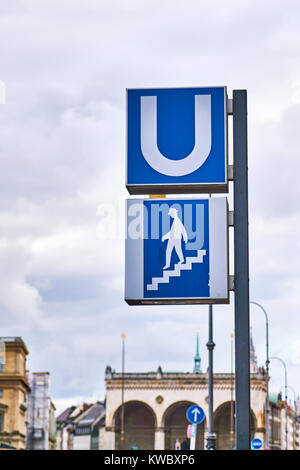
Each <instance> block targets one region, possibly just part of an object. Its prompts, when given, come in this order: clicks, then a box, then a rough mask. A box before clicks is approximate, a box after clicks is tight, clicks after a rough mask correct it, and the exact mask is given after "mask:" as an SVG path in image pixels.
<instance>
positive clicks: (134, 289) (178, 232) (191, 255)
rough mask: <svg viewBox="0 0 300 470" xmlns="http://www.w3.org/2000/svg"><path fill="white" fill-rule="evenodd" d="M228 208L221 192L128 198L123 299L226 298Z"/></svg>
mask: <svg viewBox="0 0 300 470" xmlns="http://www.w3.org/2000/svg"><path fill="white" fill-rule="evenodd" d="M227 210H228V208H227V199H226V198H225V197H218V198H208V199H193V198H190V199H188V198H186V199H184V198H181V199H169V198H166V199H130V200H127V234H126V247H125V280H126V281H125V300H126V301H127V303H128V304H130V305H139V304H144V305H145V304H163V303H165V304H174V303H176V304H180V303H182V304H188V303H210V302H214V303H228V234H227V232H228V225H227Z"/></svg>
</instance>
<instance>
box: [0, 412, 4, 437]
mask: <svg viewBox="0 0 300 470" xmlns="http://www.w3.org/2000/svg"><path fill="white" fill-rule="evenodd" d="M3 417H4V416H3V413H0V432H3Z"/></svg>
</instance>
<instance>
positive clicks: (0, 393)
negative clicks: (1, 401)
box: [0, 389, 3, 398]
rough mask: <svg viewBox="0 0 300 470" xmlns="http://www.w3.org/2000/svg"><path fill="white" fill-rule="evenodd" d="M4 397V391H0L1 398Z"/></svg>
mask: <svg viewBox="0 0 300 470" xmlns="http://www.w3.org/2000/svg"><path fill="white" fill-rule="evenodd" d="M2 397H3V390H1V389H0V398H2Z"/></svg>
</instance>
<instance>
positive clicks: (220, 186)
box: [126, 87, 228, 194]
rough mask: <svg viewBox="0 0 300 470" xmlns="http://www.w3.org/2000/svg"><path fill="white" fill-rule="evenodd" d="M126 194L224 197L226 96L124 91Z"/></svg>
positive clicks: (201, 91) (222, 92) (215, 91)
mask: <svg viewBox="0 0 300 470" xmlns="http://www.w3.org/2000/svg"><path fill="white" fill-rule="evenodd" d="M126 173H127V176H126V187H127V189H128V191H129V193H130V194H161V193H162V194H167V193H173V194H174V193H175V194H178V193H182V192H185V193H201V192H202V193H210V192H227V187H228V186H227V91H226V87H213V88H159V89H157V88H155V89H128V90H127V172H126Z"/></svg>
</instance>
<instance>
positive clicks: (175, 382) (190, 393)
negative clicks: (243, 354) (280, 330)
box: [105, 366, 266, 450]
mask: <svg viewBox="0 0 300 470" xmlns="http://www.w3.org/2000/svg"><path fill="white" fill-rule="evenodd" d="M105 382H106V422H105V448H106V449H111V450H113V449H121V448H123V449H131V448H139V449H146V450H152V449H155V450H172V449H175V445H176V442H177V441H179V442H180V443H181V444H183V443H184V442H185V441H186V437H187V426H188V424H189V423H188V421H187V418H186V411H187V408H188V407H189V406H191V405H192V404H198V405H199V406H201V408H203V410H204V412H205V416H208V380H207V375H206V374H203V373H188V372H187V373H176V372H172V373H170V372H163V371H162V370H161V368H160V367H159V368H158V370H157V372H149V373H132V374H129V373H126V374H124V375H122V374H121V373H116V372H112V370H111V368H110V367H109V366H108V367H107V368H106V376H105ZM122 388H123V390H124V403H123V405H122V402H121V397H122ZM234 388H235V382H234V377H233V374H230V373H227V374H214V432H215V433H216V448H217V449H233V448H234V429H235V422H234V420H235V416H234V415H235V410H234V399H232V397H233V395H234ZM265 401H266V382H265V379H264V375H263V370H262V369H260V370H259V371H258V373H257V374H251V416H250V418H251V419H250V421H251V423H250V426H251V438H253V437H259V438H261V439H262V440H264V433H265V407H264V405H265ZM122 406H124V441H123V442H124V444H123V443H122V439H121V435H122V433H121V431H122V419H121V417H122ZM206 433H207V422H206V419H205V420H204V421H203V422H202V423H201V424H200V425H198V426H197V440H196V449H204V448H205V444H206V439H205V438H206Z"/></svg>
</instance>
